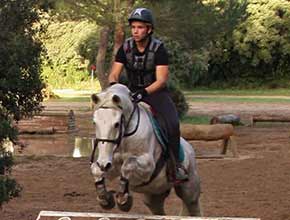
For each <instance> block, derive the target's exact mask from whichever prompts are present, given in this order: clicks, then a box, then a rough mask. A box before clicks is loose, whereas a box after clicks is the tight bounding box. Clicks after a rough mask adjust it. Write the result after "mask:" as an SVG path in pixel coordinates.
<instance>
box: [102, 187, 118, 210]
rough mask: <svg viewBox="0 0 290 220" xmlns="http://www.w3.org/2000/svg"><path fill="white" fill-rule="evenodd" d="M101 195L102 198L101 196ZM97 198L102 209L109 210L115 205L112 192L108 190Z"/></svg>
mask: <svg viewBox="0 0 290 220" xmlns="http://www.w3.org/2000/svg"><path fill="white" fill-rule="evenodd" d="M102 197H103V198H102ZM102 197H99V198H98V201H99V204H100V206H101V207H102V208H103V209H106V210H109V209H112V208H114V207H115V205H116V203H115V199H114V194H113V192H111V191H109V192H107V193H106V195H105V196H102Z"/></svg>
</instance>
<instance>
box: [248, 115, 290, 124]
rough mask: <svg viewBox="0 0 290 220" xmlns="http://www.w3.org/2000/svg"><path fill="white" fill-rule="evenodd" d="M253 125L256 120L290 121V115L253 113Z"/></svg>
mask: <svg viewBox="0 0 290 220" xmlns="http://www.w3.org/2000/svg"><path fill="white" fill-rule="evenodd" d="M251 122H252V125H253V124H255V123H256V122H290V116H284V115H253V116H252V120H251Z"/></svg>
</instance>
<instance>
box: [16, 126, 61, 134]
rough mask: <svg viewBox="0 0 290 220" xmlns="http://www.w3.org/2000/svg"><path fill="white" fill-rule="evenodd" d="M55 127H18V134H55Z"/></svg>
mask: <svg viewBox="0 0 290 220" xmlns="http://www.w3.org/2000/svg"><path fill="white" fill-rule="evenodd" d="M55 133H56V129H55V128H54V127H49V128H39V127H38V128H36V127H34V128H33V127H32V128H25V129H20V130H19V134H55Z"/></svg>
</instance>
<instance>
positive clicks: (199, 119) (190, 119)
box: [181, 115, 211, 124]
mask: <svg viewBox="0 0 290 220" xmlns="http://www.w3.org/2000/svg"><path fill="white" fill-rule="evenodd" d="M210 119H211V118H210V117H209V116H204V115H199V116H188V115H187V116H184V117H183V118H182V119H181V123H186V124H209V121H210Z"/></svg>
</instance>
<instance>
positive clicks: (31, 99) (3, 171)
mask: <svg viewBox="0 0 290 220" xmlns="http://www.w3.org/2000/svg"><path fill="white" fill-rule="evenodd" d="M35 3H36V0H18V1H11V0H2V1H0V30H1V32H0V41H1V44H0V146H1V147H0V205H2V203H3V202H8V201H9V199H11V198H13V197H15V196H18V194H19V192H20V187H19V185H18V184H17V183H16V182H15V180H13V179H11V178H10V177H9V176H10V171H11V166H12V165H13V160H12V155H11V154H8V153H5V152H4V150H3V148H2V144H3V141H4V140H7V139H8V140H15V139H16V135H17V132H16V129H15V128H14V127H13V126H12V121H14V120H16V121H17V120H19V119H21V118H22V117H23V116H26V115H31V114H33V113H34V112H36V111H39V110H40V109H41V107H40V105H39V103H40V102H41V101H42V95H41V90H42V89H43V84H42V80H41V78H40V70H41V67H40V65H41V58H40V57H41V53H42V44H41V42H40V41H39V39H38V36H39V34H40V33H41V30H42V28H43V27H42V26H41V24H40V23H38V21H39V15H38V13H37V10H36V9H35V7H34V6H35Z"/></svg>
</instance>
